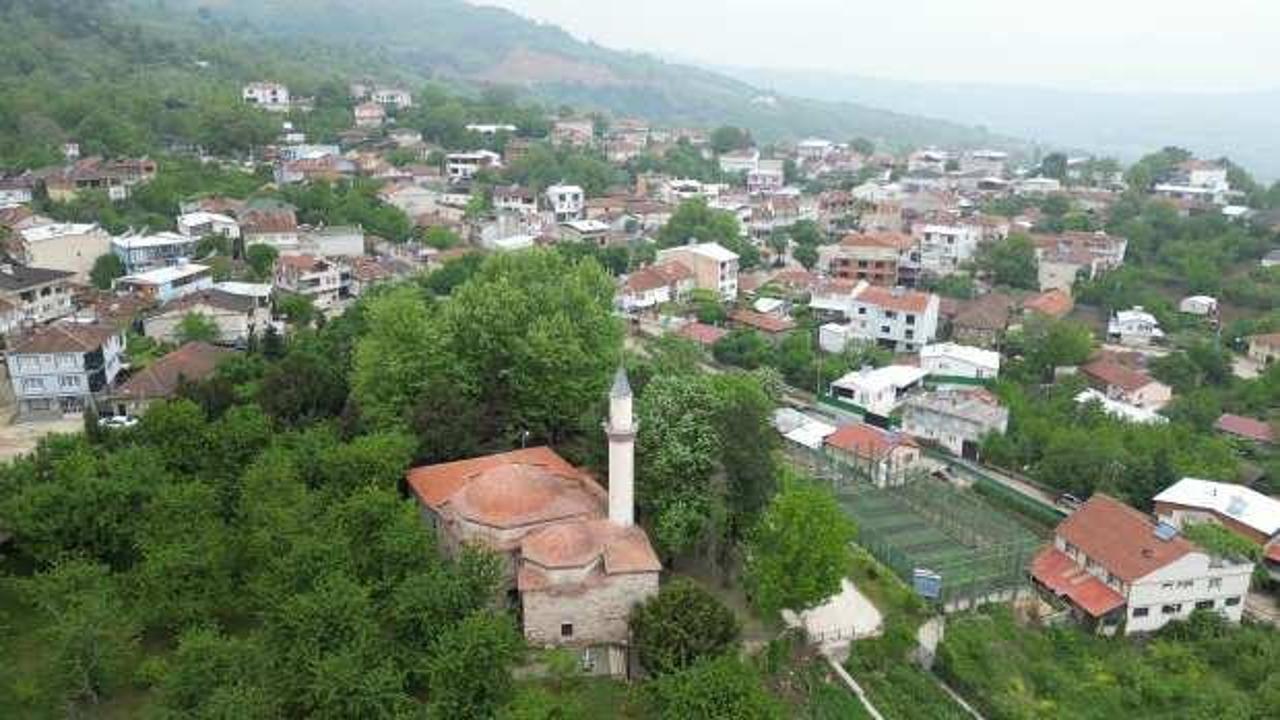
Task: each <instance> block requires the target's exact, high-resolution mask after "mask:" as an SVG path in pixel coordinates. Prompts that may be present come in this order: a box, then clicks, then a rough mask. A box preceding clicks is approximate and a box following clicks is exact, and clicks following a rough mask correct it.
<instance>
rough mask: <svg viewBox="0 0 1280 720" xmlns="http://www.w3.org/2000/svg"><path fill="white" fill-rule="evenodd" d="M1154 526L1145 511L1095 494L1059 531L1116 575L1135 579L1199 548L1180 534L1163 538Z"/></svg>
mask: <svg viewBox="0 0 1280 720" xmlns="http://www.w3.org/2000/svg"><path fill="white" fill-rule="evenodd" d="M1155 529H1156V524H1155V523H1154V522H1153V521H1152V520H1151V519H1150V518H1149V517H1147V516H1146V515H1145V514H1143V513H1141V512H1139V511H1137V510H1135V509H1133V508H1131V507H1129V506H1128V505H1125V504H1124V503H1122V502H1120V501H1119V500H1116V499H1115V498H1113V497H1111V496H1109V495H1104V494H1102V493H1095V494H1094V495H1093V497H1091V498H1089V501H1088V502H1086V503H1085V504H1084V505H1082V506H1080V509H1079V510H1076V511H1075V512H1073V513H1071V515H1070V516H1068V517H1067V519H1066V520H1063V521H1062V522H1061V523H1060V524H1059V525H1058V529H1057V531H1056V532H1057V534H1058V535H1059V536H1061V537H1062V539H1064V540H1066V541H1067V542H1069V543H1071V544H1072V545H1075V546H1076V547H1078V548H1080V550H1081V551H1082V552H1084V554H1085V555H1087V556H1089V557H1090V558H1092V559H1093V560H1094V561H1096V562H1097V563H1099V564H1101V565H1102V566H1103V567H1104V568H1106V569H1107V570H1108V571H1109V572H1111V573H1112V574H1114V575H1115V576H1116V577H1118V578H1120V579H1121V580H1124V581H1125V582H1133V581H1134V580H1139V579H1141V578H1144V577H1146V576H1148V575H1150V574H1151V573H1153V572H1155V571H1157V570H1159V569H1160V568H1162V567H1165V566H1166V565H1169V564H1170V563H1172V562H1174V561H1176V560H1178V559H1180V558H1182V557H1183V556H1184V555H1187V554H1188V553H1191V552H1195V551H1196V550H1197V548H1196V546H1195V545H1193V544H1192V543H1191V541H1189V540H1187V539H1186V538H1184V537H1182V536H1181V535H1175V536H1174V537H1172V538H1170V539H1169V540H1161V539H1159V538H1157V537H1156V535H1155Z"/></svg>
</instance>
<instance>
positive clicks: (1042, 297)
mask: <svg viewBox="0 0 1280 720" xmlns="http://www.w3.org/2000/svg"><path fill="white" fill-rule="evenodd" d="M1075 307H1076V303H1075V300H1073V299H1072V298H1071V293H1069V292H1067V291H1066V290H1061V289H1058V288H1053V289H1051V290H1046V291H1044V292H1042V293H1040V294H1039V295H1033V296H1031V297H1029V298H1027V299H1026V300H1025V301H1024V302H1023V303H1022V310H1023V312H1025V313H1027V314H1032V313H1036V314H1040V315H1044V316H1045V317H1050V318H1053V319H1055V320H1061V319H1062V318H1064V317H1066V316H1068V315H1070V314H1071V311H1072V310H1075Z"/></svg>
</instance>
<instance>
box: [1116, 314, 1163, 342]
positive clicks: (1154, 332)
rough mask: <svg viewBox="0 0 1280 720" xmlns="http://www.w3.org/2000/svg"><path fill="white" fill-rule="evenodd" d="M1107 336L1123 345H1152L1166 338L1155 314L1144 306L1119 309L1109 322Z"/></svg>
mask: <svg viewBox="0 0 1280 720" xmlns="http://www.w3.org/2000/svg"><path fill="white" fill-rule="evenodd" d="M1107 337H1108V339H1110V340H1111V341H1112V342H1118V343H1120V344H1122V345H1150V344H1152V343H1155V342H1159V341H1161V340H1163V339H1164V331H1163V330H1161V329H1160V322H1159V321H1158V320H1156V317H1155V315H1152V314H1151V313H1149V312H1147V311H1146V310H1144V309H1143V308H1142V306H1140V305H1139V306H1135V307H1134V308H1133V309H1132V310H1120V311H1117V312H1116V314H1115V315H1114V316H1112V318H1111V319H1110V320H1109V321H1108V322H1107Z"/></svg>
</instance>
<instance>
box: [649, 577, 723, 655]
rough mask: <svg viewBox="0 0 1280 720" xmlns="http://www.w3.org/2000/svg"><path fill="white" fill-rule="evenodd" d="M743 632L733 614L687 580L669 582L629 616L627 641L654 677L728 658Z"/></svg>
mask: <svg viewBox="0 0 1280 720" xmlns="http://www.w3.org/2000/svg"><path fill="white" fill-rule="evenodd" d="M741 631H742V628H741V625H740V624H739V623H738V619H737V617H735V616H734V614H733V611H732V610H730V609H729V608H727V607H725V605H724V603H722V602H720V601H719V600H717V599H716V597H715V596H714V595H712V594H711V593H709V592H707V591H706V590H704V589H702V587H701V586H700V585H698V584H697V583H695V582H693V581H692V580H689V579H687V578H678V579H675V580H672V581H671V582H668V583H667V584H666V585H664V586H663V587H662V590H661V591H660V592H659V593H658V594H657V595H655V596H654V597H651V598H649V599H648V600H646V601H645V602H644V603H643V604H641V605H638V606H636V608H635V609H634V610H632V611H631V641H632V644H633V646H634V647H635V648H636V652H637V653H638V654H639V656H640V664H641V665H643V666H644V668H645V670H647V671H649V672H650V673H651V674H653V675H666V674H669V673H674V672H680V671H682V670H685V669H688V668H689V667H690V666H692V665H693V664H694V663H696V662H698V661H699V660H702V659H704V658H711V657H716V656H719V655H723V654H725V653H730V652H733V651H734V650H735V649H736V647H737V644H738V637H739V635H740V634H741Z"/></svg>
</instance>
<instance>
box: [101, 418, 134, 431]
mask: <svg viewBox="0 0 1280 720" xmlns="http://www.w3.org/2000/svg"><path fill="white" fill-rule="evenodd" d="M137 424H138V418H136V417H130V416H128V415H110V416H108V417H104V418H102V419H100V420H98V426H99V427H104V428H131V427H133V426H134V425H137Z"/></svg>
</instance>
